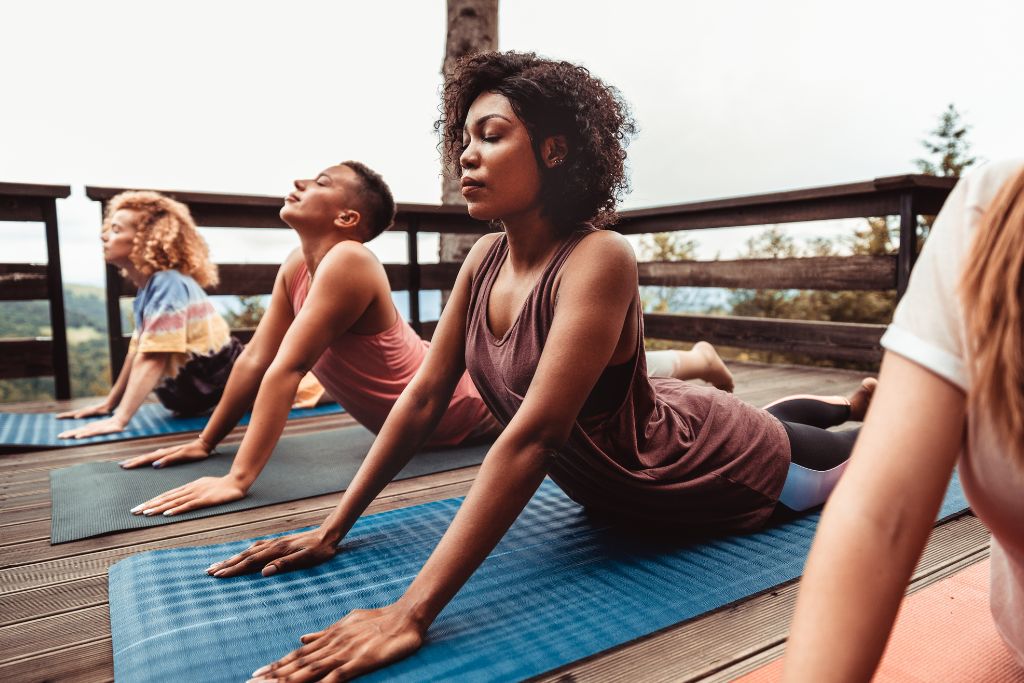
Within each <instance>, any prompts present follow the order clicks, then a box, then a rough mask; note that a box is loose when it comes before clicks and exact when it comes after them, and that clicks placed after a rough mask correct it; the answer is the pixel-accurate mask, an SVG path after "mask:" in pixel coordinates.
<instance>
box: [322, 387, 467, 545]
mask: <svg viewBox="0 0 1024 683" xmlns="http://www.w3.org/2000/svg"><path fill="white" fill-rule="evenodd" d="M450 394H451V392H443V391H442V392H437V395H436V396H435V395H431V392H421V391H419V390H417V388H416V387H415V386H414V385H410V386H409V387H407V388H406V390H405V391H403V392H402V395H401V396H399V397H398V401H396V402H395V405H394V407H393V408H392V409H391V412H390V413H389V414H388V417H387V419H386V420H385V421H384V426H383V427H382V428H381V430H380V434H378V435H377V438H376V439H375V440H374V443H373V446H372V447H371V448H370V452H369V453H367V455H366V458H365V459H364V460H363V463H362V464H361V465H360V466H359V470H358V471H357V472H356V475H355V477H353V479H352V483H351V484H350V485H349V487H348V488H347V489H346V490H345V492H344V494H342V497H341V501H339V503H338V506H337V507H336V508H335V509H334V511H333V512H331V514H330V515H329V516H328V517H327V519H326V520H324V522H323V524H322V525H321V527H320V529H321V533H322V535H323V537H324V539H325V540H326V541H329V542H331V543H338V542H340V541H341V539H342V538H344V537H345V534H347V533H348V531H349V529H351V528H352V525H353V524H355V522H356V520H357V519H359V516H360V515H362V514H363V511H364V510H366V508H367V507H368V506H369V504H370V503H371V502H372V501H373V499H374V498H376V497H377V495H378V494H379V493H380V492H381V491H382V490H383V489H384V487H385V486H387V485H388V484H389V483H390V482H391V481H392V480H393V479H394V478H395V476H396V475H397V474H398V473H399V472H400V471H401V470H402V468H403V467H405V465H406V464H407V463H408V462H409V460H411V459H412V457H413V456H414V455H415V454H416V453H417V452H418V451H419V450H420V449H421V448H422V447H423V444H424V443H425V442H426V440H427V439H428V438H429V437H430V435H431V434H432V433H433V432H434V429H435V428H436V427H437V425H438V423H439V422H440V421H441V418H442V417H444V414H445V411H446V410H447V409H448V403H449V402H450V401H451V395H450Z"/></svg>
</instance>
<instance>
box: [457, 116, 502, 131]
mask: <svg viewBox="0 0 1024 683" xmlns="http://www.w3.org/2000/svg"><path fill="white" fill-rule="evenodd" d="M489 119H501V120H502V121H506V122H508V123H512V120H511V119H509V118H508V117H507V116H502V115H501V114H484V115H483V116H481V117H480V118H478V119H477V120H476V125H477V126H482V125H483V124H484V123H485V122H486V121H488V120H489ZM463 128H464V129H466V128H468V125H467V126H464V127H463Z"/></svg>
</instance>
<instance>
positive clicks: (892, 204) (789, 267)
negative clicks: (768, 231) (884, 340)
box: [616, 175, 956, 362]
mask: <svg viewBox="0 0 1024 683" xmlns="http://www.w3.org/2000/svg"><path fill="white" fill-rule="evenodd" d="M955 183H956V179H955V178H937V177H934V176H926V175H903V176H893V177H886V178H876V179H875V180H871V181H867V182H861V183H850V184H845V185H833V186H828V187H817V188H810V189H804V190H795V191H791V192H776V193H772V194H763V195H754V196H748V197H733V198H729V199H720V200H714V201H706V202H695V203H690V204H681V205H678V206H666V207H659V208H653V209H641V210H637V211H627V212H624V213H623V214H622V219H621V220H620V222H619V223H618V225H616V230H619V231H620V232H622V233H624V234H640V233H653V232H668V231H676V230H695V229H710V228H722V227H739V226H750V225H765V224H775V223H793V222H799V221H813V220H829V219H840V218H867V217H873V216H898V217H899V230H900V243H899V252H898V254H897V255H896V256H848V257H834V256H828V257H812V258H787V259H751V260H735V261H712V262H700V261H688V262H661V263H644V264H641V266H640V284H641V285H659V286H681V285H686V286H697V287H730V288H747V289H810V290H825V291H841V290H896V292H897V295H898V296H902V295H903V292H904V291H906V288H907V282H908V281H909V279H910V271H911V269H912V268H913V266H914V260H915V259H916V257H917V251H918V249H917V219H918V216H920V215H932V214H935V213H938V211H939V209H940V208H941V207H942V203H943V202H944V201H945V199H946V197H947V196H948V194H949V192H950V190H952V188H953V186H954V185H955ZM644 322H645V332H646V336H647V337H649V338H662V339H671V340H677V341H696V340H698V339H706V340H708V341H711V342H713V343H717V344H722V345H726V346H735V347H740V348H747V349H756V350H766V351H782V352H788V353H799V354H805V355H808V356H813V357H816V358H827V359H836V360H856V361H864V362H877V361H878V360H880V359H881V347H880V346H879V344H878V341H879V339H880V338H881V336H882V333H883V332H884V331H885V325H877V324H859V323H835V322H808V321H803V320H778V319H765V318H740V317H735V316H701V315H662V314H648V315H646V316H645V318H644Z"/></svg>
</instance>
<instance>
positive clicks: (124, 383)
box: [57, 351, 135, 438]
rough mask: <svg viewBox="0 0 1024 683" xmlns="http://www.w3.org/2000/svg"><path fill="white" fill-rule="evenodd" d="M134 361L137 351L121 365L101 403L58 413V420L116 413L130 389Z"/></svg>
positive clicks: (132, 352) (130, 353)
mask: <svg viewBox="0 0 1024 683" xmlns="http://www.w3.org/2000/svg"><path fill="white" fill-rule="evenodd" d="M134 360H135V351H129V352H128V355H127V356H125V359H124V363H122V364H121V372H120V373H118V375H117V379H116V380H115V381H114V385H113V386H112V387H110V392H109V393H107V396H106V398H104V399H103V400H102V401H101V402H100V403H97V404H95V405H91V406H88V407H87V408H79V409H78V410H68V411H66V412H63V413H58V414H57V419H58V420H63V419H67V418H81V417H93V416H96V415H109V414H110V413H112V412H114V408H116V407H117V404H118V403H120V402H121V397H122V396H124V390H125V389H126V388H127V387H128V377H129V376H130V375H131V374H132V362H133V361H134ZM60 438H64V437H60Z"/></svg>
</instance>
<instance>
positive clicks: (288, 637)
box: [109, 479, 967, 683]
mask: <svg viewBox="0 0 1024 683" xmlns="http://www.w3.org/2000/svg"><path fill="white" fill-rule="evenodd" d="M461 502H462V501H461V499H450V500H442V501H438V502H435V503H428V504H425V505H417V506H415V507H409V508H405V509H401V510H393V511H390V512H384V513H380V514H376V515H371V516H367V517H364V518H362V519H360V520H359V522H358V523H357V524H356V525H355V526H354V527H353V529H352V531H351V532H350V533H349V535H348V537H347V538H346V539H345V542H344V543H343V545H342V552H341V553H339V555H338V556H337V557H335V558H334V559H333V560H331V561H330V562H327V563H325V564H323V565H321V566H319V567H314V568H312V569H308V570H304V571H298V572H293V573H285V574H280V575H277V576H272V577H269V578H264V577H261V576H259V575H258V574H253V575H247V576H240V577H235V578H232V579H215V578H213V577H210V576H207V575H206V574H205V573H204V571H203V570H204V569H205V568H206V567H207V566H209V565H210V564H211V563H213V562H215V561H219V560H223V559H225V558H227V557H229V556H230V555H232V554H235V553H237V552H239V551H241V550H243V549H244V548H246V547H248V545H249V544H250V543H251V540H250V541H239V542H235V543H225V544H222V545H214V546H205V547H197V548H176V549H173V550H158V551H153V552H147V553H142V554H139V555H135V556H134V557H131V558H129V559H127V560H123V561H121V562H118V563H117V564H115V565H114V566H113V567H111V568H110V582H109V588H110V625H111V633H112V636H113V651H114V674H115V676H116V678H117V680H118V681H137V682H140V683H141V682H145V681H158V680H160V681H168V680H203V681H210V682H211V683H215V682H218V681H225V682H226V681H241V680H245V679H246V678H247V677H248V675H249V674H250V673H251V672H252V671H254V670H255V669H257V668H259V667H260V666H263V665H264V664H268V663H270V662H272V661H274V660H276V659H278V658H280V657H282V656H284V655H285V654H287V653H288V652H290V651H292V650H293V649H295V648H296V647H298V645H299V640H298V639H299V636H301V635H302V634H304V633H310V632H313V631H317V630H320V629H322V628H325V627H326V626H328V625H330V624H331V623H333V622H335V621H337V620H338V619H339V618H341V617H342V616H344V615H345V614H346V613H347V612H348V611H349V610H352V609H356V608H373V607H381V606H384V605H386V604H389V603H391V602H393V601H394V600H395V599H397V598H398V597H399V596H400V595H401V594H402V593H403V592H404V591H405V588H406V587H407V586H408V585H409V583H410V582H411V581H412V579H413V577H415V575H416V573H417V572H418V571H419V569H420V567H421V566H422V565H423V562H424V561H425V560H426V558H427V556H428V555H429V554H430V552H431V551H432V550H433V548H434V546H435V545H436V544H437V541H438V539H439V538H440V537H441V534H443V533H444V530H445V529H446V528H447V527H448V524H449V523H450V521H451V519H452V517H453V516H454V515H455V512H456V510H457V509H458V508H459V505H460V504H461ZM966 508H967V501H966V500H965V499H964V496H963V492H962V491H961V489H960V486H959V482H958V481H956V480H955V479H954V481H953V483H952V484H951V486H950V489H949V491H948V493H947V495H946V498H945V501H944V502H943V506H942V511H941V513H940V517H941V518H947V517H951V516H954V515H956V514H958V513H960V512H963V511H964V510H966ZM818 517H819V515H818V514H811V515H806V516H803V517H800V518H798V519H796V520H794V521H791V522H789V523H786V524H782V525H780V526H776V527H772V528H770V529H766V530H764V531H761V532H758V533H755V534H749V535H744V536H732V537H727V538H720V539H717V540H712V541H708V542H704V543H691V544H684V543H680V542H676V543H673V542H672V541H671V539H661V540H654V539H650V538H641V537H638V536H637V535H636V534H633V533H630V532H629V530H628V529H613V528H609V527H606V526H595V524H594V523H593V521H592V520H591V519H589V518H588V517H587V515H585V514H584V513H583V511H582V510H581V509H580V508H579V506H577V505H576V504H575V503H573V502H572V501H570V500H569V499H568V498H567V497H566V496H565V494H563V493H562V492H561V491H560V490H559V489H558V488H557V487H556V486H555V485H554V484H553V483H552V482H550V481H545V482H544V484H543V485H542V486H541V488H540V490H539V491H538V492H537V494H536V495H535V496H534V497H533V499H532V500H531V501H530V504H529V505H528V506H527V508H526V510H525V511H524V512H523V513H522V515H520V517H519V519H518V520H517V521H516V523H515V524H514V525H513V526H512V528H511V529H510V530H509V532H508V533H507V534H506V535H505V537H504V539H502V541H501V543H499V544H498V546H497V548H495V550H494V552H492V553H491V555H490V556H489V557H488V558H487V560H486V561H485V562H484V563H483V565H481V567H480V568H479V569H478V570H477V572H476V573H475V574H474V575H473V577H472V578H471V579H470V580H469V581H468V582H467V584H466V585H465V586H464V587H463V589H462V590H461V591H460V592H459V594H458V595H457V596H456V597H455V599H454V600H453V601H452V602H451V604H449V605H448V607H447V608H446V609H445V610H444V611H443V612H442V613H441V616H440V617H439V619H438V620H437V621H436V622H435V623H434V625H433V626H432V627H431V628H430V631H429V632H428V634H427V638H428V640H427V643H426V645H425V646H424V647H423V648H422V649H421V650H419V651H418V652H417V653H415V654H414V655H413V656H411V657H409V658H408V659H405V660H403V661H400V662H398V663H396V664H393V665H392V666H390V667H387V668H385V669H383V670H381V671H378V672H375V673H373V674H370V675H368V676H367V677H366V678H365V679H364V678H360V679H359V680H360V681H362V680H367V681H384V680H387V681H392V680H398V681H517V680H521V679H524V678H528V677H530V676H535V675H537V674H540V673H543V672H545V671H549V670H551V669H555V668H557V667H560V666H563V665H565V664H569V663H571V662H574V661H576V660H579V659H582V658H584V657H587V656H589V655H593V654H595V653H598V652H601V651H603V650H606V649H608V648H611V647H614V646H616V645H620V644H622V643H625V642H628V641H631V640H634V639H636V638H639V637H641V636H644V635H647V634H649V633H652V632H654V631H657V630H659V629H662V628H665V627H668V626H671V625H673V624H676V623H679V622H681V621H685V620H687V619H691V618H693V617H696V616H698V615H700V614H704V613H706V612H709V611H711V610H714V609H717V608H720V607H723V606H725V605H728V604H730V603H733V602H736V601H738V600H742V599H744V598H746V597H749V596H751V595H755V594H757V593H761V592H763V591H766V590H769V589H771V588H773V587H775V586H777V585H779V584H782V583H785V582H787V581H790V580H792V579H795V578H796V577H798V576H800V574H801V572H802V571H803V565H804V561H805V559H806V556H807V552H808V550H809V548H810V545H811V539H812V538H813V536H814V532H815V530H816V528H817V524H818ZM253 540H255V539H253Z"/></svg>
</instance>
